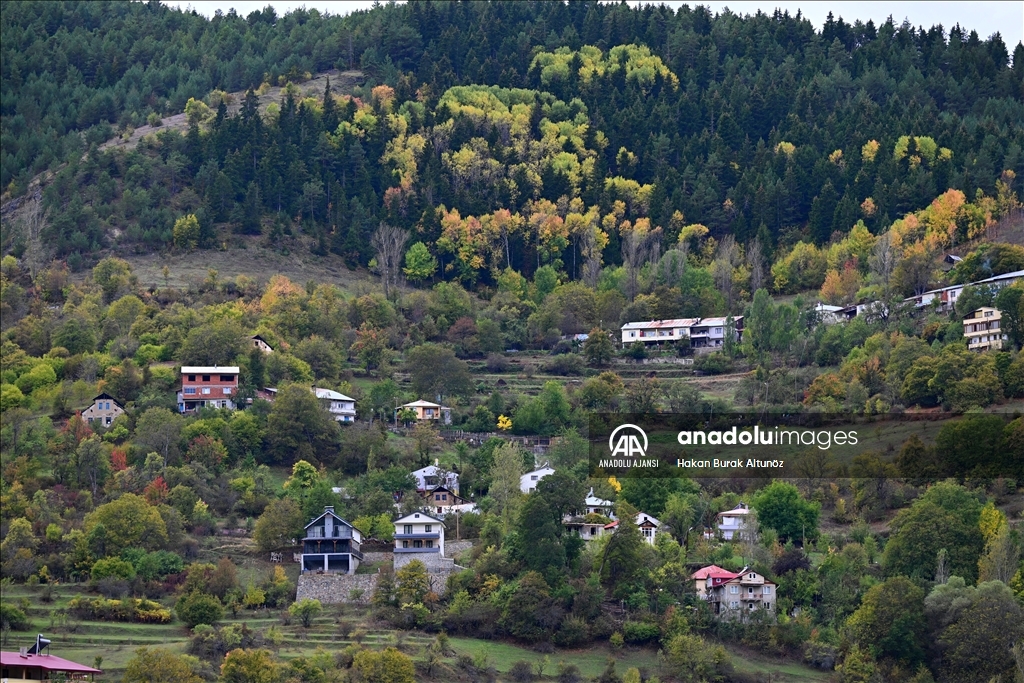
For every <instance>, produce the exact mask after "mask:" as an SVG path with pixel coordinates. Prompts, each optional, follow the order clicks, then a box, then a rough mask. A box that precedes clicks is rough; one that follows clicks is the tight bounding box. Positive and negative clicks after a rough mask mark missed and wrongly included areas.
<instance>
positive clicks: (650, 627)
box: [622, 621, 661, 645]
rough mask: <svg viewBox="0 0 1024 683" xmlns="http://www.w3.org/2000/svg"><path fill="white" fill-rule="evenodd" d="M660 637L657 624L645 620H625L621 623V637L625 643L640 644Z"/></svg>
mask: <svg viewBox="0 0 1024 683" xmlns="http://www.w3.org/2000/svg"><path fill="white" fill-rule="evenodd" d="M660 637H661V629H660V628H658V625H657V624H651V623H649V622H646V621H627V622H626V623H624V624H623V625H622V638H623V640H625V641H626V642H627V643H634V644H637V645H639V644H642V643H648V642H650V641H652V640H657V639H658V638H660Z"/></svg>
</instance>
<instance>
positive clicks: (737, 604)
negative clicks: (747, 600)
mask: <svg viewBox="0 0 1024 683" xmlns="http://www.w3.org/2000/svg"><path fill="white" fill-rule="evenodd" d="M729 606H730V607H732V608H733V609H736V608H737V607H739V606H740V603H738V602H736V601H735V600H734V601H732V602H730V603H729Z"/></svg>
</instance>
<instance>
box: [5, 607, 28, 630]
mask: <svg viewBox="0 0 1024 683" xmlns="http://www.w3.org/2000/svg"><path fill="white" fill-rule="evenodd" d="M0 626H2V627H3V628H5V629H8V628H9V629H11V630H12V631H27V630H29V628H31V626H32V624H30V623H29V621H28V617H27V616H25V613H24V612H23V611H22V610H20V609H18V608H17V607H15V606H14V605H9V604H7V603H6V602H0Z"/></svg>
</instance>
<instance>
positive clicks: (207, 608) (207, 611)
mask: <svg viewBox="0 0 1024 683" xmlns="http://www.w3.org/2000/svg"><path fill="white" fill-rule="evenodd" d="M174 613H175V614H177V615H178V618H179V619H181V620H182V621H183V622H184V623H185V625H186V626H188V627H189V628H195V627H196V626H198V625H199V624H210V625H212V624H215V623H217V622H218V621H220V620H221V618H223V616H224V608H223V606H221V604H220V600H218V599H217V598H216V597H215V596H213V595H207V594H206V593H200V592H199V591H193V592H191V593H189V594H188V595H183V596H181V597H180V598H178V602H177V603H175V605H174Z"/></svg>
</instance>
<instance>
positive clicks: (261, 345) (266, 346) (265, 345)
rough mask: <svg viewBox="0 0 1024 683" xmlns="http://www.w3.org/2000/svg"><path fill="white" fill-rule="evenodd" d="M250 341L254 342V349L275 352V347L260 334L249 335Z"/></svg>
mask: <svg viewBox="0 0 1024 683" xmlns="http://www.w3.org/2000/svg"><path fill="white" fill-rule="evenodd" d="M249 341H250V342H252V347H253V348H254V349H259V350H260V351H262V352H263V353H273V352H274V347H273V346H271V345H270V343H269V342H268V341H267V340H266V339H264V338H263V337H261V336H260V335H258V334H254V335H252V336H251V337H249Z"/></svg>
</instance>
